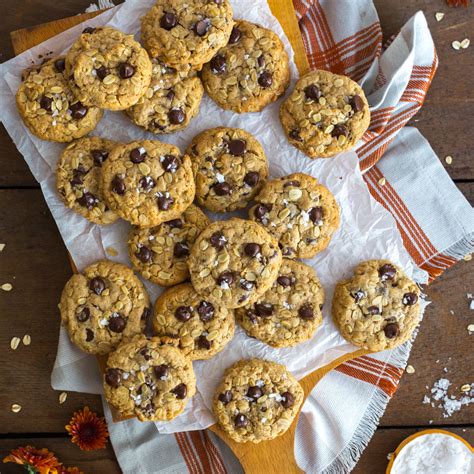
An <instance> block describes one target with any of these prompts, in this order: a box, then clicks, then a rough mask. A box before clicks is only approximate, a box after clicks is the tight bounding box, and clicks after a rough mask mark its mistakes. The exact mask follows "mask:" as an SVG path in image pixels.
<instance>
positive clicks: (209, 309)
mask: <svg viewBox="0 0 474 474" xmlns="http://www.w3.org/2000/svg"><path fill="white" fill-rule="evenodd" d="M153 328H154V329H155V332H156V334H157V335H159V336H169V337H172V338H177V339H178V341H179V345H178V347H179V348H180V349H181V350H182V351H183V353H184V354H185V355H187V356H188V357H190V358H191V359H192V360H197V359H209V358H211V357H212V356H214V355H215V354H217V353H218V352H220V351H221V350H222V349H223V348H224V346H225V345H226V344H227V343H228V342H229V341H230V340H231V339H232V337H233V335H234V315H233V311H232V310H228V309H227V308H226V307H224V306H222V305H220V306H218V305H214V304H212V303H211V302H209V301H206V300H205V299H203V298H201V297H200V296H199V295H198V294H197V293H196V291H195V290H194V288H193V286H192V285H191V283H183V284H181V285H178V286H174V287H172V288H169V289H168V290H166V291H165V292H164V293H163V294H161V295H160V296H159V298H158V299H157V300H156V303H155V311H154V316H153Z"/></svg>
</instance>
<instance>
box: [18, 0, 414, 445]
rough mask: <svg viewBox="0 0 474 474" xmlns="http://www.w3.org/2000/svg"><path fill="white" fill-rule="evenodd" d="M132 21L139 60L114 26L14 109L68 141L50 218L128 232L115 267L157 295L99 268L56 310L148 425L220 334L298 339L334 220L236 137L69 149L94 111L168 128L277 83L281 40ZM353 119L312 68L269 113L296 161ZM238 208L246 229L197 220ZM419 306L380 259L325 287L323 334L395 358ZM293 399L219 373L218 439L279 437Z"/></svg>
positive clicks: (264, 374)
mask: <svg viewBox="0 0 474 474" xmlns="http://www.w3.org/2000/svg"><path fill="white" fill-rule="evenodd" d="M141 25H142V27H141V39H142V42H143V47H142V46H141V45H140V44H139V43H138V42H137V41H135V40H134V39H133V37H132V36H129V35H126V34H124V33H122V32H120V31H118V30H116V29H113V28H110V27H99V28H86V29H85V30H84V31H83V33H82V34H81V35H80V37H79V38H78V39H77V41H76V42H75V43H74V44H73V45H72V47H71V48H70V50H69V51H68V53H67V54H66V57H65V58H57V59H55V60H50V61H48V62H47V63H45V64H43V65H42V66H40V67H38V68H35V69H33V70H30V71H28V73H27V75H26V78H25V80H24V82H23V84H22V85H21V86H20V88H19V90H18V93H17V103H18V109H19V111H20V115H21V116H22V118H23V120H24V122H25V124H26V125H27V126H28V128H29V129H30V130H31V132H32V133H34V134H35V135H37V136H38V137H40V138H42V139H45V140H53V141H58V142H71V143H69V144H68V145H67V146H66V147H65V149H64V150H63V151H62V153H61V156H60V158H59V161H58V165H57V189H58V193H59V195H60V196H61V198H62V199H63V201H64V203H65V205H66V206H68V207H69V208H70V209H72V210H73V211H75V212H76V213H78V214H80V215H82V216H83V217H84V218H86V219H88V220H89V221H91V222H92V223H94V224H97V225H107V224H112V223H114V222H115V221H117V220H118V219H123V220H125V221H127V222H129V223H130V233H129V238H128V249H129V257H130V264H131V267H132V268H133V270H135V271H136V272H137V273H139V274H140V275H141V277H143V278H144V279H146V280H149V281H150V282H152V283H154V284H156V285H160V286H162V287H166V288H167V289H166V291H164V292H163V293H162V294H161V296H160V297H159V298H158V299H157V301H156V302H155V305H154V308H153V307H152V305H151V304H150V301H149V297H148V295H147V292H146V290H145V287H144V286H143V284H142V282H141V280H140V279H139V278H138V277H137V276H136V275H135V273H134V272H133V270H132V269H131V268H129V267H128V266H126V265H122V264H119V263H114V262H111V261H108V260H103V261H99V262H96V263H94V264H93V265H90V266H89V267H87V268H86V269H85V270H84V271H83V272H82V273H81V274H76V275H74V276H73V277H72V278H71V279H70V280H69V282H68V283H67V284H66V286H65V288H64V290H63V293H62V296H61V302H60V305H59V307H60V311H61V318H62V323H63V325H64V326H65V327H66V328H67V330H68V332H69V335H70V338H71V340H72V341H73V342H74V343H75V344H76V345H77V346H78V347H80V348H81V349H82V350H84V351H86V352H88V353H91V354H98V355H107V356H108V360H107V368H106V370H105V373H104V391H105V395H106V398H107V400H108V401H109V402H110V403H111V404H112V405H113V406H114V407H116V408H117V409H118V410H119V412H120V413H121V414H122V415H123V416H137V417H138V418H139V419H140V420H142V421H153V420H171V419H173V418H175V417H176V416H178V415H179V414H180V413H181V412H182V411H183V410H184V408H185V406H186V403H187V401H188V400H189V399H190V398H191V397H192V396H193V395H194V394H195V391H196V380H195V376H194V372H193V366H192V361H193V360H205V359H209V358H211V357H214V356H216V354H218V353H219V352H220V351H222V349H223V348H224V347H225V346H226V344H227V343H228V342H229V341H230V340H231V339H232V338H233V335H234V330H235V321H237V322H238V323H239V325H240V326H241V327H242V328H243V330H244V331H245V332H246V333H247V334H248V336H249V337H252V338H256V339H259V340H260V341H262V342H263V343H265V344H268V345H269V346H272V347H275V348H282V347H292V346H295V345H297V344H300V343H302V342H305V341H308V340H310V339H311V338H313V337H314V335H315V332H316V331H317V329H318V327H319V326H320V325H321V323H322V308H323V304H324V290H323V288H322V286H321V283H320V281H319V279H318V277H317V275H316V273H315V272H314V270H313V269H312V267H310V266H308V265H306V264H305V263H303V262H301V261H300V260H299V259H309V258H312V257H314V256H315V255H316V254H318V253H319V252H322V251H323V250H325V249H326V248H327V247H328V245H329V243H330V241H331V239H332V237H333V234H334V233H335V232H336V230H337V229H338V227H339V224H340V215H339V206H338V204H337V202H336V200H335V198H334V196H333V195H332V194H331V192H330V191H329V190H328V189H327V188H326V187H325V186H323V185H321V184H320V183H319V182H318V181H317V180H316V179H315V178H313V177H311V176H309V175H306V174H303V173H295V174H292V175H290V176H284V177H281V178H277V179H272V180H269V177H268V161H267V158H266V156H265V152H264V149H263V147H262V145H261V144H260V143H259V141H258V140H257V139H256V138H255V137H254V136H252V134H251V133H249V132H248V131H245V130H243V129H240V128H230V127H217V128H213V129H208V130H204V131H202V132H201V133H200V134H198V135H197V136H195V137H194V138H193V139H192V140H191V142H190V143H189V145H188V147H187V149H186V151H185V152H184V153H183V152H182V151H181V150H180V149H179V148H178V147H176V146H174V145H170V144H168V143H164V142H161V141H158V140H153V139H148V140H140V141H134V142H131V143H117V142H114V141H112V140H110V139H107V138H101V137H91V136H86V135H87V134H88V133H89V132H91V131H92V130H93V129H94V127H95V126H96V125H97V123H98V121H99V120H100V118H101V117H102V114H103V110H104V109H108V110H111V111H124V112H125V114H126V115H127V116H128V117H129V118H130V119H131V121H132V122H133V123H134V124H136V125H138V126H139V127H142V128H143V129H145V130H147V131H149V132H152V133H156V134H161V133H163V134H165V133H174V132H177V131H179V130H182V129H183V128H185V127H186V126H188V125H189V123H190V121H191V120H192V119H193V118H194V117H196V116H197V114H198V111H199V105H200V102H201V99H202V97H203V94H204V91H206V92H207V94H208V95H209V96H210V97H211V98H212V99H213V100H214V101H215V102H216V103H217V104H218V105H219V106H220V107H222V108H224V109H230V110H232V111H234V112H237V113H243V112H258V111H260V110H262V109H263V108H264V107H265V106H267V105H268V104H270V103H272V102H274V101H275V100H277V99H278V98H279V97H280V96H281V95H282V94H283V93H284V92H285V90H286V88H287V87H288V85H289V82H290V73H289V64H288V56H287V54H286V52H285V50H284V47H283V43H282V42H281V40H280V39H279V38H278V36H277V35H276V34H275V33H274V32H272V31H270V30H268V29H266V28H263V27H261V26H259V25H256V24H253V23H250V22H247V21H244V20H235V21H234V19H233V13H232V9H231V6H230V3H229V1H228V0H187V1H186V2H183V1H182V0H158V1H157V2H156V4H155V5H154V6H153V8H152V9H151V10H150V11H149V12H148V13H147V14H146V15H145V16H144V17H143V18H142V20H141ZM369 118H370V113H369V108H368V103H367V100H366V99H365V96H364V93H363V91H362V89H361V88H360V87H359V86H358V85H357V84H356V83H355V82H353V81H352V80H350V79H349V78H347V77H342V76H338V75H335V74H332V73H330V72H327V71H314V72H311V73H309V74H307V75H306V76H304V77H302V78H301V79H300V80H299V81H298V82H297V84H296V87H295V89H294V91H293V92H292V93H291V94H290V95H289V96H288V98H287V99H286V100H285V101H284V102H283V104H282V106H281V110H280V119H281V122H282V125H283V128H284V130H285V132H286V134H287V136H288V139H289V141H290V143H292V144H293V145H294V146H296V147H297V148H299V149H300V150H302V151H303V152H304V153H306V154H307V155H308V156H309V157H312V158H313V157H329V156H332V155H334V154H337V153H339V152H341V151H344V150H347V149H349V148H352V147H353V146H354V145H355V143H356V142H357V141H358V140H359V139H360V138H361V137H362V135H363V133H364V132H365V130H366V129H367V126H368V123H369ZM245 208H248V218H247V219H241V218H232V219H228V220H219V221H215V222H211V221H210V219H209V217H208V215H207V214H206V211H210V212H214V213H225V212H231V211H237V210H243V209H245ZM419 294H420V293H419V290H418V288H417V287H416V285H415V284H414V283H413V282H412V281H411V280H409V279H408V278H407V277H406V275H405V274H404V273H403V271H402V270H401V269H400V268H398V267H396V266H395V265H393V264H392V263H391V262H388V261H376V260H372V261H368V262H364V263H362V264H361V265H359V266H358V267H357V268H356V270H355V275H354V277H353V278H352V279H349V280H345V281H342V282H341V283H340V284H339V285H338V286H337V288H336V292H335V297H334V300H333V304H332V308H333V317H334V321H335V323H336V325H337V326H338V327H339V329H340V331H341V334H342V335H343V336H344V337H345V338H346V339H347V340H349V341H351V342H353V343H354V344H356V345H358V346H360V347H364V348H367V349H370V350H382V349H385V348H391V347H395V346H396V345H399V344H401V343H403V342H404V341H406V340H407V339H408V338H409V337H410V335H411V333H412V331H413V329H414V327H415V326H416V324H417V322H418V315H419V301H418V300H419ZM150 332H151V333H152V335H151V334H150ZM303 398H304V394H303V390H302V388H301V386H300V385H299V383H298V382H297V381H296V380H295V379H294V378H293V376H292V375H291V374H290V373H289V372H288V370H287V369H286V368H285V367H284V366H282V365H279V364H277V363H275V362H269V361H265V360H260V359H251V360H241V361H239V362H238V363H236V364H235V365H233V366H232V367H230V368H228V370H227V371H226V374H225V376H224V378H223V380H222V382H221V384H220V386H219V387H218V390H217V391H216V394H215V398H214V413H215V416H216V418H217V420H218V422H219V423H220V424H221V426H222V427H223V429H224V430H225V431H226V432H227V433H228V434H229V436H230V437H232V438H233V439H234V440H236V441H238V442H245V441H251V442H260V441H263V440H269V439H272V438H274V437H276V436H278V435H281V434H282V433H284V432H285V431H286V430H287V429H288V427H289V426H290V424H291V423H292V421H293V420H294V418H295V417H296V415H297V413H298V411H299V408H300V406H301V404H302V402H303Z"/></svg>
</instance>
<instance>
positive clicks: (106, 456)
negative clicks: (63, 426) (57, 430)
mask: <svg viewBox="0 0 474 474" xmlns="http://www.w3.org/2000/svg"><path fill="white" fill-rule="evenodd" d="M25 445H31V446H34V447H36V448H47V449H49V450H50V451H53V452H54V453H55V454H56V456H57V458H58V459H59V461H60V462H62V463H63V464H64V465H65V466H68V467H69V466H77V467H78V468H80V469H81V471H83V472H85V473H97V474H99V473H100V474H120V473H121V472H122V471H121V470H120V467H119V465H118V463H117V461H116V459H115V453H114V450H113V449H112V445H111V444H110V443H109V444H108V445H107V447H106V448H105V449H100V450H97V451H81V450H80V449H79V448H78V447H77V446H76V445H74V444H72V443H71V442H70V441H69V439H68V438H17V439H2V440H0V459H3V458H4V457H5V456H6V455H7V454H8V453H9V452H10V451H11V450H12V449H15V448H17V447H19V446H25ZM1 472H2V474H20V473H24V472H25V470H24V468H22V467H20V466H18V465H16V464H10V463H8V464H2V465H1Z"/></svg>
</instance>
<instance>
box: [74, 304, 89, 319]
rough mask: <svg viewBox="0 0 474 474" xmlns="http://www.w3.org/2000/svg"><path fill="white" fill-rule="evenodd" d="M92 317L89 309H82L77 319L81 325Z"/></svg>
mask: <svg viewBox="0 0 474 474" xmlns="http://www.w3.org/2000/svg"><path fill="white" fill-rule="evenodd" d="M90 315H91V312H90V310H89V308H87V307H85V308H82V310H81V311H80V312H79V313H77V314H76V319H77V320H78V321H79V322H80V323H84V322H86V321H87V320H88V319H89V318H90Z"/></svg>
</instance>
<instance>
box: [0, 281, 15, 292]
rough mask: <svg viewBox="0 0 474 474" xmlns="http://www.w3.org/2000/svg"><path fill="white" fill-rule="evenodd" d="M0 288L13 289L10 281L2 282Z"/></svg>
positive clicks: (4, 289)
mask: <svg viewBox="0 0 474 474" xmlns="http://www.w3.org/2000/svg"><path fill="white" fill-rule="evenodd" d="M0 288H1V289H2V290H3V291H11V290H12V289H13V285H12V284H11V283H4V284H3V285H2V286H0Z"/></svg>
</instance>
